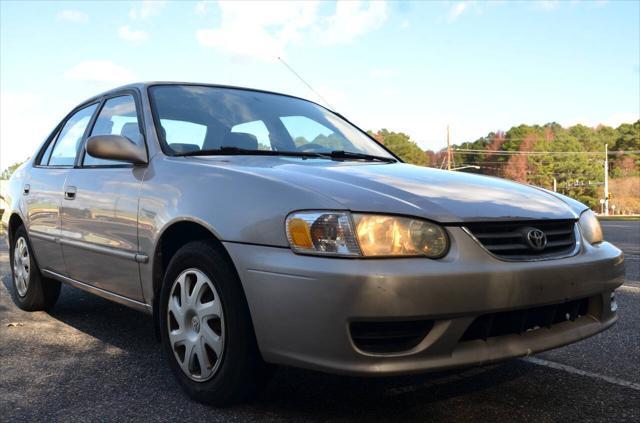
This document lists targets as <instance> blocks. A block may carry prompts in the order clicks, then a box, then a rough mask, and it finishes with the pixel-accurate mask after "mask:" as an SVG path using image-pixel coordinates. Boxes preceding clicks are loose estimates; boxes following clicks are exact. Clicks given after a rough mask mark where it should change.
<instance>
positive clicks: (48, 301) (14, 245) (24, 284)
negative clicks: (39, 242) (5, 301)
mask: <svg viewBox="0 0 640 423" xmlns="http://www.w3.org/2000/svg"><path fill="white" fill-rule="evenodd" d="M9 261H10V263H11V274H12V276H13V297H14V300H15V303H16V304H17V305H18V307H20V308H21V309H22V310H26V311H39V310H50V309H51V308H52V307H53V306H54V305H55V303H56V301H57V300H58V297H59V296H60V282H58V281H56V280H53V279H49V278H45V277H44V276H42V274H41V273H40V268H39V267H38V264H37V262H36V258H35V255H34V253H33V248H32V247H31V243H30V242H29V237H28V235H27V231H26V229H25V228H24V226H20V227H19V228H18V229H17V230H16V232H15V234H13V236H12V242H11V251H10V253H9Z"/></svg>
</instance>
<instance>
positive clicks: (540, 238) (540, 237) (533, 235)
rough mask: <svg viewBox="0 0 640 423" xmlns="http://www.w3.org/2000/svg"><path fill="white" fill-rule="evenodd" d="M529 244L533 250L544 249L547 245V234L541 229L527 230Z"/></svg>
mask: <svg viewBox="0 0 640 423" xmlns="http://www.w3.org/2000/svg"><path fill="white" fill-rule="evenodd" d="M527 244H529V247H530V248H531V249H532V250H536V251H541V250H544V247H546V246H547V236H546V235H545V233H544V232H542V231H541V230H540V229H536V228H532V229H529V231H528V232H527Z"/></svg>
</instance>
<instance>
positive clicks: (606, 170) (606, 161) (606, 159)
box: [604, 144, 609, 216]
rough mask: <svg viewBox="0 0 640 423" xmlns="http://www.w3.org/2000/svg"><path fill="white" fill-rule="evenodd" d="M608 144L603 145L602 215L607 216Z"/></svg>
mask: <svg viewBox="0 0 640 423" xmlns="http://www.w3.org/2000/svg"><path fill="white" fill-rule="evenodd" d="M608 147H609V145H608V144H605V145H604V215H605V216H609V148H608Z"/></svg>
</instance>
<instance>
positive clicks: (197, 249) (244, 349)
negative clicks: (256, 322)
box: [159, 241, 272, 407]
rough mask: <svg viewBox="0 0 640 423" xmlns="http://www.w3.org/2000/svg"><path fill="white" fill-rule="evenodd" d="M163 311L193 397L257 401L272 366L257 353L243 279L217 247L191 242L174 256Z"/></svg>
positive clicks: (173, 355) (175, 363)
mask: <svg viewBox="0 0 640 423" xmlns="http://www.w3.org/2000/svg"><path fill="white" fill-rule="evenodd" d="M203 304H204V305H203ZM159 312H160V316H159V317H160V319H159V320H160V333H161V340H162V346H163V350H164V352H165V355H166V357H167V360H168V361H169V366H170V368H171V370H172V372H173V374H174V376H175V377H176V378H177V380H178V382H179V384H180V385H181V386H182V388H183V389H184V390H185V391H186V392H187V394H188V395H189V396H190V397H191V398H193V399H195V400H196V401H199V402H202V403H205V404H210V405H215V406H219V407H223V406H227V405H231V404H236V403H240V402H244V401H247V400H250V399H252V398H253V397H254V396H255V395H256V394H257V393H258V392H259V391H260V389H261V388H262V386H263V385H264V384H266V382H267V381H268V379H269V376H270V375H271V373H272V372H271V369H272V367H271V366H270V365H268V364H266V363H265V362H264V361H263V360H262V356H261V355H260V352H259V350H258V346H257V342H256V339H255V334H254V331H253V325H252V323H251V315H250V313H249V307H248V306H247V302H246V299H245V296H244V292H243V291H242V286H241V283H240V280H239V279H238V276H237V274H236V272H235V269H234V268H233V265H232V264H231V263H230V262H229V260H228V259H227V257H226V256H225V255H224V254H223V253H222V252H221V251H220V250H219V249H218V248H216V247H215V246H214V245H213V244H212V243H209V242H205V241H194V242H191V243H189V244H187V245H185V246H183V247H182V248H180V249H179V250H178V251H177V252H176V253H175V255H174V256H173V257H172V258H171V261H170V263H169V266H168V267H167V270H166V273H165V275H164V280H163V284H162V289H161V292H160V307H159ZM216 336H217V338H216Z"/></svg>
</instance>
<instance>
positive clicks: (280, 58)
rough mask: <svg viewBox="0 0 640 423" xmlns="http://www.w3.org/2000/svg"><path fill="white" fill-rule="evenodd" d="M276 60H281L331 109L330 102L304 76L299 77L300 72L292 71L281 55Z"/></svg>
mask: <svg viewBox="0 0 640 423" xmlns="http://www.w3.org/2000/svg"><path fill="white" fill-rule="evenodd" d="M278 60H280V62H282V64H283V65H284V66H285V67H286V68H287V69H289V71H291V73H292V74H294V75H295V76H296V77H297V78H298V79H299V80H300V81H302V83H303V84H304V85H306V86H307V87H308V88H309V89H310V90H311V91H312V92H313V93H314V94H315V95H317V96H318V97H320V100H322V101H323V102H324V104H326V105H327V106H329V108H330V109H332V110H333V106H332V105H331V103H329V102H328V101H327V100H326V99H325V98H324V97H323V96H321V95H320V93H319V92H317V91H316V90H314V89H313V87H312V86H311V84H309V83H308V82H307V81H305V80H304V78H303V77H301V76H300V74H298V72H296V71H294V70H293V68H292V67H291V66H289V64H287V62H285V61H284V59H283V58H282V57H280V56H278Z"/></svg>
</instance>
